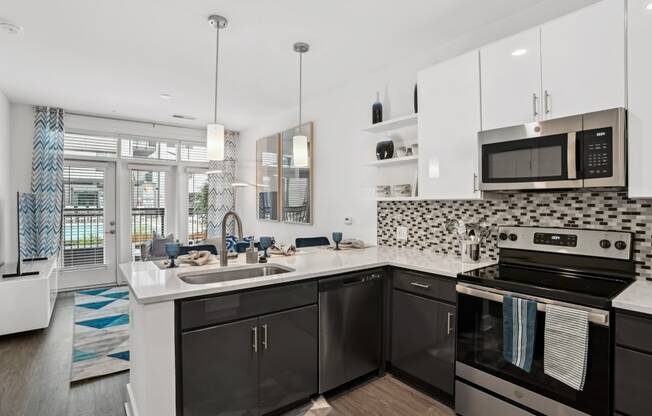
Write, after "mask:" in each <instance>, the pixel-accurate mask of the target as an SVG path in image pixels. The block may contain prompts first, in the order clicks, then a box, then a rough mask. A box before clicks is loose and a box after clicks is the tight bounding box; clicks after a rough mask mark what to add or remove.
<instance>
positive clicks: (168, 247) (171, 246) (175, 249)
mask: <svg viewBox="0 0 652 416" xmlns="http://www.w3.org/2000/svg"><path fill="white" fill-rule="evenodd" d="M179 247H181V244H179V242H178V241H177V242H175V243H166V244H165V254H166V255H167V256H168V258H169V259H170V263H168V268H170V269H171V268H173V267H177V265H176V263H175V262H174V261H175V260H176V258H177V256H178V255H179Z"/></svg>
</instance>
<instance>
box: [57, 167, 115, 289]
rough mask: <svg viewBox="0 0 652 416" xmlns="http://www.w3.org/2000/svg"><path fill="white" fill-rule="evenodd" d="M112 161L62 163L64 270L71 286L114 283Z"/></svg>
mask: <svg viewBox="0 0 652 416" xmlns="http://www.w3.org/2000/svg"><path fill="white" fill-rule="evenodd" d="M116 270H117V268H116V215H115V164H114V163H113V162H82V161H73V160H66V161H65V164H64V209H63V273H62V277H61V282H60V286H61V288H62V289H70V288H77V287H87V286H102V285H111V284H115V283H116Z"/></svg>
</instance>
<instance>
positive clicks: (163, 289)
mask: <svg viewBox="0 0 652 416" xmlns="http://www.w3.org/2000/svg"><path fill="white" fill-rule="evenodd" d="M492 263H493V262H480V263H462V262H461V261H460V260H459V258H458V257H455V256H449V255H441V254H435V253H431V252H426V251H417V250H412V249H398V248H388V247H371V248H367V249H361V250H346V251H344V250H342V251H334V250H330V249H325V248H313V249H303V250H301V251H300V252H299V253H297V254H296V255H294V256H290V257H283V256H274V257H272V258H270V259H269V263H267V265H268V266H273V265H278V266H280V267H285V268H289V269H291V271H289V272H286V273H282V274H277V275H272V276H261V277H253V278H244V279H238V280H232V281H221V282H215V283H206V284H189V283H186V282H185V281H184V280H182V279H181V278H180V276H181V277H184V276H185V275H187V274H196V273H210V272H211V271H216V270H223V268H220V267H219V266H217V265H209V266H201V267H180V268H176V269H160V268H159V267H158V266H156V265H155V264H154V263H151V262H133V263H125V264H122V265H120V272H121V273H122V275H123V277H124V279H125V280H126V281H127V282H128V284H129V288H130V292H131V299H132V301H131V302H130V318H131V321H130V343H131V363H132V364H131V374H130V383H129V385H128V386H127V391H128V403H126V404H125V407H126V410H127V414H128V415H133V416H150V415H157V416H159V415H160V416H174V415H177V399H178V397H177V395H178V393H179V391H178V390H179V389H178V383H177V370H178V368H177V364H178V363H177V362H176V357H177V347H178V346H177V343H178V342H177V329H178V327H177V323H178V320H179V316H178V315H177V308H175V303H176V302H179V301H181V300H185V299H189V298H198V297H199V298H201V297H206V296H211V295H221V294H228V293H237V292H240V291H246V290H252V289H258V288H266V287H270V288H271V287H278V286H279V285H282V284H292V283H300V282H308V281H311V280H312V281H315V280H316V279H318V278H322V277H327V276H334V275H340V274H343V273H351V272H357V271H363V270H369V269H375V268H384V267H395V268H401V269H407V270H412V271H417V272H423V273H429V274H434V275H439V276H444V277H448V278H455V277H456V276H457V274H458V273H460V272H464V271H468V270H471V269H474V268H478V267H483V266H486V265H489V264H492ZM251 266H252V265H246V264H245V260H244V256H240V257H239V258H238V259H234V260H231V261H230V264H229V266H228V268H229V269H233V270H237V269H238V268H246V267H251Z"/></svg>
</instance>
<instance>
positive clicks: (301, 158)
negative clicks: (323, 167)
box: [292, 42, 310, 168]
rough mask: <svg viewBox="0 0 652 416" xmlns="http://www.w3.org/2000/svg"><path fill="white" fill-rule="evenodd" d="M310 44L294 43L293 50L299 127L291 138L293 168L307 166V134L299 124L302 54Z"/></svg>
mask: <svg viewBox="0 0 652 416" xmlns="http://www.w3.org/2000/svg"><path fill="white" fill-rule="evenodd" d="M308 49H310V45H308V44H307V43H304V42H297V43H295V44H294V51H295V52H297V53H298V54H299V127H298V128H297V129H298V132H297V134H296V135H295V136H294V137H293V138H292V154H293V162H294V167H295V168H307V167H308V136H306V135H305V134H303V132H302V131H301V130H302V126H301V104H302V103H301V98H302V97H301V95H302V94H301V93H302V92H303V91H302V83H303V54H304V53H306V52H308Z"/></svg>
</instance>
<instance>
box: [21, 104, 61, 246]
mask: <svg viewBox="0 0 652 416" xmlns="http://www.w3.org/2000/svg"><path fill="white" fill-rule="evenodd" d="M34 112H35V114H34V141H33V150H32V194H33V196H31V197H30V198H31V199H32V201H31V202H30V204H31V205H32V206H31V211H32V215H33V216H32V218H25V219H24V222H25V224H31V226H32V227H33V235H32V237H31V239H32V240H33V241H34V244H33V256H36V257H48V256H56V255H57V254H58V253H59V249H60V247H61V222H62V221H61V219H62V218H61V215H62V211H63V135H64V122H63V110H62V109H60V108H43V107H36V108H35V110H34ZM27 211H28V209H27V207H26V208H25V209H23V208H22V207H21V213H27ZM26 239H27V240H29V239H30V237H27V238H26Z"/></svg>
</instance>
